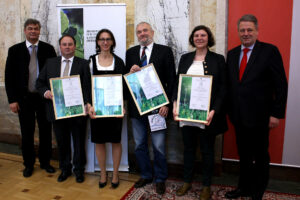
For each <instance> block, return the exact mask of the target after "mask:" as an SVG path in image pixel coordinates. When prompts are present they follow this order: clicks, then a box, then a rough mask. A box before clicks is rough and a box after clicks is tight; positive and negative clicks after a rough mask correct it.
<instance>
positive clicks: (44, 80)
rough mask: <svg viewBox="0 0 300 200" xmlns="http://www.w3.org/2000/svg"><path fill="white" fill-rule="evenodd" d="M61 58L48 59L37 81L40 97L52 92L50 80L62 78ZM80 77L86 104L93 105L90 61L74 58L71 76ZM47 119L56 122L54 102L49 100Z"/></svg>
mask: <svg viewBox="0 0 300 200" xmlns="http://www.w3.org/2000/svg"><path fill="white" fill-rule="evenodd" d="M60 71H61V56H59V57H55V58H51V59H48V60H47V61H46V64H45V66H44V68H43V70H42V71H41V72H40V75H39V77H38V79H37V81H36V88H37V90H38V92H39V93H40V95H42V96H44V93H45V92H46V91H47V90H50V81H49V79H50V78H56V77H60ZM72 75H80V81H81V87H82V93H83V100H84V104H86V103H91V95H90V93H91V73H90V68H89V65H88V61H87V60H84V59H81V58H78V57H74V60H73V63H72V67H71V72H70V76H72ZM46 109H47V119H48V120H49V121H54V120H55V115H54V110H53V103H52V100H47V108H46Z"/></svg>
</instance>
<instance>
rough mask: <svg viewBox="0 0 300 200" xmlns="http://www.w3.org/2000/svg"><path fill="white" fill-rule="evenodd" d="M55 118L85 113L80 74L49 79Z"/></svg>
mask: <svg viewBox="0 0 300 200" xmlns="http://www.w3.org/2000/svg"><path fill="white" fill-rule="evenodd" d="M50 86H51V92H52V95H53V107H54V113H55V119H65V118H71V117H77V116H82V115H85V110H84V102H83V96H82V90H81V82H80V76H79V75H74V76H68V77H62V78H60V77H59V78H51V79H50Z"/></svg>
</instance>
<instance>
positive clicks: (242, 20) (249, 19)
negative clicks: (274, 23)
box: [237, 14, 258, 30]
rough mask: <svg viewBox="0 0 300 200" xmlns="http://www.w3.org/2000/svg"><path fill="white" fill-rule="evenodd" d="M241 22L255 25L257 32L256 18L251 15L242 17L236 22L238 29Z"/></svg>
mask: <svg viewBox="0 0 300 200" xmlns="http://www.w3.org/2000/svg"><path fill="white" fill-rule="evenodd" d="M241 22H253V23H254V25H255V28H256V29H257V30H258V22H257V18H256V17H255V16H254V15H252V14H247V15H243V16H242V17H241V18H240V19H239V20H238V22H237V26H238V28H239V26H240V23H241Z"/></svg>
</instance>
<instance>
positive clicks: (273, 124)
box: [269, 116, 279, 128]
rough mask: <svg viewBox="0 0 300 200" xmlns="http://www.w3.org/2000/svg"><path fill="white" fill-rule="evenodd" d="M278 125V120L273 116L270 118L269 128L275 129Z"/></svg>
mask: <svg viewBox="0 0 300 200" xmlns="http://www.w3.org/2000/svg"><path fill="white" fill-rule="evenodd" d="M278 125H279V119H278V118H276V117H273V116H270V120H269V128H275V127H277V126H278Z"/></svg>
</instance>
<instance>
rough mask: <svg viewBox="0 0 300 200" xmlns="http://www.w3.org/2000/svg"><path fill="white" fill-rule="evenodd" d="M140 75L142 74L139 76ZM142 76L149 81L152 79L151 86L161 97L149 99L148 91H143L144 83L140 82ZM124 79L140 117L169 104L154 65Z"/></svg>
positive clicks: (125, 76) (126, 75) (129, 74)
mask: <svg viewBox="0 0 300 200" xmlns="http://www.w3.org/2000/svg"><path fill="white" fill-rule="evenodd" d="M138 73H140V74H139V75H137V74H138ZM140 76H144V77H146V78H147V80H150V79H151V81H152V84H151V86H155V87H156V90H155V91H157V92H158V93H159V95H157V96H154V97H153V98H147V95H146V92H145V91H146V90H144V89H146V88H144V89H143V87H142V85H143V84H144V83H142V82H140V80H139V77H140ZM124 79H125V82H126V84H127V86H128V88H129V91H130V94H131V96H132V98H133V100H134V103H135V105H136V107H137V109H138V111H139V113H140V115H144V114H146V113H149V112H151V111H153V110H155V109H158V108H160V107H162V106H164V105H167V104H169V99H168V97H167V95H166V93H165V90H164V88H163V86H162V84H161V82H160V79H159V77H158V75H157V72H156V70H155V68H154V65H153V64H152V63H151V64H149V65H146V66H144V67H142V68H141V71H138V72H134V73H128V74H125V75H124ZM148 85H149V84H148ZM150 92H153V91H150Z"/></svg>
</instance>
